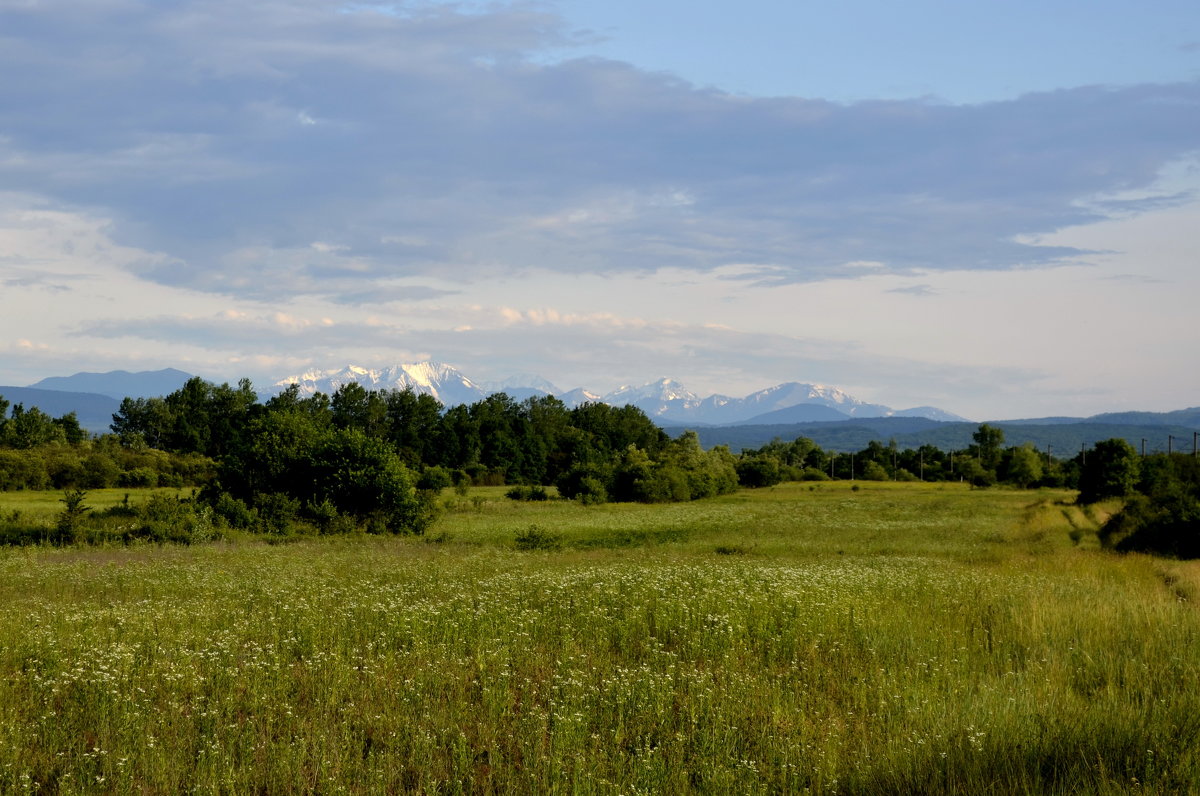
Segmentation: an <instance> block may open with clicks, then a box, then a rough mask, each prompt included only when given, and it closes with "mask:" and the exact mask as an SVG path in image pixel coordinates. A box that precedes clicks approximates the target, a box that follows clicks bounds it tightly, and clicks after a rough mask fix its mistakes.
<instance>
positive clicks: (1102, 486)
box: [1079, 439, 1200, 558]
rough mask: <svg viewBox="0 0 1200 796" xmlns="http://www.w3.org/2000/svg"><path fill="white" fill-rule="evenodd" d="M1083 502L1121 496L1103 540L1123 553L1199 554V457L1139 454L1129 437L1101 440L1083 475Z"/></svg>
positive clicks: (1184, 556) (1081, 479) (1102, 537)
mask: <svg viewBox="0 0 1200 796" xmlns="http://www.w3.org/2000/svg"><path fill="white" fill-rule="evenodd" d="M1079 488H1080V492H1079V500H1080V502H1082V503H1095V502H1098V501H1101V500H1105V499H1108V498H1123V503H1122V508H1121V510H1120V511H1118V512H1117V513H1116V514H1115V515H1113V516H1112V518H1110V519H1109V520H1108V522H1106V523H1105V525H1104V527H1103V528H1102V529H1101V533H1100V540H1101V542H1102V543H1103V544H1104V545H1105V546H1106V547H1109V548H1112V549H1115V550H1119V551H1122V552H1143V553H1158V554H1164V555H1170V556H1175V557H1176V558H1200V459H1197V458H1196V457H1195V456H1190V455H1186V454H1179V453H1176V454H1166V453H1157V454H1153V455H1151V456H1146V457H1141V456H1138V454H1137V452H1136V451H1135V450H1134V449H1133V446H1132V445H1130V444H1129V443H1128V442H1126V441H1125V440H1121V439H1111V440H1107V441H1106V442H1101V443H1097V445H1096V446H1095V447H1094V448H1093V449H1092V451H1091V455H1090V456H1089V457H1088V458H1087V460H1086V462H1085V463H1084V466H1083V468H1082V473H1081V476H1080V485H1079Z"/></svg>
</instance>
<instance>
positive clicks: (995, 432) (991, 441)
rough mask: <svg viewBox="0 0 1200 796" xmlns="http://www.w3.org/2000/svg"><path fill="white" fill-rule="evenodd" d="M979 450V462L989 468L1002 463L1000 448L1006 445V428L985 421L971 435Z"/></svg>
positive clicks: (993, 468)
mask: <svg viewBox="0 0 1200 796" xmlns="http://www.w3.org/2000/svg"><path fill="white" fill-rule="evenodd" d="M971 439H973V440H975V445H976V448H977V449H978V452H979V463H980V464H981V465H982V466H983V467H984V468H985V469H987V470H995V469H996V467H997V466H998V465H999V464H1000V449H1001V448H1002V447H1003V445H1004V429H1002V428H997V427H996V426H992V425H988V424H987V423H983V424H981V425H980V426H979V428H978V429H976V430H975V433H973V434H972V435H971Z"/></svg>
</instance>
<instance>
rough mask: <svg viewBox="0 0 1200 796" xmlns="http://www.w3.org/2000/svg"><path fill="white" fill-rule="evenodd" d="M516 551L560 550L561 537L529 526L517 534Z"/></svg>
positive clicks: (539, 527) (540, 528)
mask: <svg viewBox="0 0 1200 796" xmlns="http://www.w3.org/2000/svg"><path fill="white" fill-rule="evenodd" d="M515 542H516V546H517V549H518V550H559V549H561V548H562V546H563V545H562V535H561V534H557V533H552V532H550V531H547V530H546V529H544V528H542V527H541V526H538V525H530V526H529V527H528V528H526V529H525V530H524V531H521V532H520V533H518V534H517V536H516V539H515Z"/></svg>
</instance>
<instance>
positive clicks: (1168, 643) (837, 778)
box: [0, 482, 1200, 794]
mask: <svg viewBox="0 0 1200 796" xmlns="http://www.w3.org/2000/svg"><path fill="white" fill-rule="evenodd" d="M860 487H861V488H859V489H857V490H854V489H852V485H851V484H848V483H844V482H838V483H825V484H820V485H814V486H813V487H811V488H810V486H809V485H807V484H789V485H785V486H781V487H777V488H775V489H772V490H764V491H757V492H752V491H743V492H740V493H738V494H735V495H730V496H727V497H724V498H718V499H712V500H705V501H698V502H695V503H687V504H670V505H657V506H643V505H603V506H593V507H584V506H581V505H578V504H575V503H569V502H565V501H548V502H545V503H515V502H512V501H508V500H506V499H505V498H504V497H503V489H474V490H472V491H471V493H470V494H469V495H468V496H466V497H458V496H453V495H451V494H450V493H449V492H447V493H446V496H445V497H444V498H443V500H444V501H446V502H447V503H448V504H449V508H448V510H447V512H446V514H445V515H444V516H443V517H442V518H441V519H440V520H439V521H438V522H437V523H436V524H435V526H434V527H433V528H432V530H431V531H430V532H429V533H428V534H427V535H426V536H425V537H424V538H420V537H372V536H360V537H350V538H329V539H319V538H318V539H311V540H306V541H301V542H295V543H291V544H280V545H268V544H264V543H262V542H259V541H252V540H245V541H240V540H239V541H234V542H226V543H216V544H210V545H197V546H192V547H183V546H169V545H168V546H154V545H143V546H135V547H108V548H74V549H65V550H59V549H50V548H41V547H37V548H22V549H9V550H3V551H0V589H3V594H2V599H0V673H2V676H3V691H2V692H0V792H5V793H10V792H12V793H19V792H23V791H29V792H43V793H49V792H58V793H82V792H88V793H92V792H113V793H178V792H200V793H237V794H240V793H255V792H259V793H312V792H319V793H342V792H346V793H404V792H413V793H491V792H495V793H558V792H561V793H604V794H610V793H611V794H634V793H684V792H703V793H804V792H813V793H864V794H866V793H872V794H873V793H956V794H957V793H1006V794H1007V793H1064V794H1065V793H1079V792H1129V793H1133V792H1139V793H1140V792H1156V793H1186V792H1195V791H1196V789H1197V788H1198V787H1200V784H1198V783H1200V615H1198V613H1197V607H1196V605H1197V603H1196V598H1197V597H1200V568H1198V566H1200V565H1197V564H1195V563H1182V562H1174V561H1166V560H1158V559H1153V558H1148V557H1139V556H1128V557H1118V556H1115V555H1112V554H1109V553H1106V552H1103V551H1101V550H1099V549H1097V545H1096V543H1095V537H1094V531H1095V529H1096V524H1097V522H1098V521H1100V520H1102V519H1103V514H1102V513H1093V514H1090V515H1089V514H1085V513H1083V512H1082V511H1081V510H1079V509H1078V508H1077V507H1075V506H1073V505H1069V502H1070V500H1071V495H1070V494H1068V493H1060V492H1020V491H1007V490H974V491H972V490H968V489H965V488H959V487H958V486H956V485H924V484H917V485H893V484H885V483H878V484H877V483H872V484H861V485H860ZM115 492H117V493H118V494H116V495H115V496H112V498H111V500H112V502H118V501H119V500H121V499H122V497H123V494H124V490H115ZM34 497H37V496H36V495H31V494H23V493H7V494H0V512H5V511H12V510H13V509H20V510H22V511H28V512H37V511H42V512H45V513H46V514H47V516H52V514H53V513H54V512H55V511H57V510H58V509H59V508H61V506H60V505H58V504H56V501H57V499H58V498H59V497H61V496H60V495H57V494H47V495H45V496H44V498H43V502H42V505H41V507H40V508H38V507H37V506H36V505H35V502H34V500H33V498H34ZM133 499H134V500H137V499H140V496H139V495H137V494H135V495H134V496H133ZM107 500H109V497H108V496H103V495H99V494H96V495H89V504H92V505H97V506H100V505H104V501H107ZM1110 508H1111V507H1110ZM531 526H537V527H538V528H539V529H541V530H542V531H543V532H544V533H543V538H550V539H551V540H552V541H557V544H558V549H554V550H547V551H543V550H534V551H520V550H517V549H516V548H515V545H514V539H515V538H516V537H517V536H518V535H519V534H523V533H527V532H528V531H529V529H530V527H531Z"/></svg>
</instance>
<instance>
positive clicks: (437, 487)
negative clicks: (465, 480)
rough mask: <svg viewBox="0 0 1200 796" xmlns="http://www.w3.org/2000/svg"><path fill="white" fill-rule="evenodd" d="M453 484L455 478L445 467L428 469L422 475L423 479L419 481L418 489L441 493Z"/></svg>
mask: <svg viewBox="0 0 1200 796" xmlns="http://www.w3.org/2000/svg"><path fill="white" fill-rule="evenodd" d="M452 483H453V478H452V477H451V475H450V471H449V470H447V469H446V468H445V467H437V466H434V467H427V468H425V472H423V473H421V477H420V478H418V479H417V489H425V490H428V491H431V492H441V491H442V490H443V489H445V488H446V487H448V486H450V484H452Z"/></svg>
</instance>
